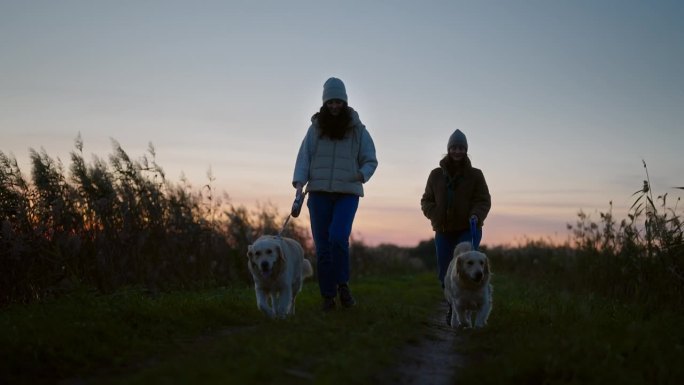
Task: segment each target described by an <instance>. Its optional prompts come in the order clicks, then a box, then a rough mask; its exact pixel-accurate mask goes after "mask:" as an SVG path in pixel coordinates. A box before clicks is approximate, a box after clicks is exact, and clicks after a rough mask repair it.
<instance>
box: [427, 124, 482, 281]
mask: <svg viewBox="0 0 684 385" xmlns="http://www.w3.org/2000/svg"><path fill="white" fill-rule="evenodd" d="M447 150H448V152H449V153H448V154H447V155H446V156H445V157H444V158H443V159H442V160H441V161H440V162H439V167H438V168H436V169H434V170H432V172H430V176H429V177H428V180H427V185H426V186H425V193H423V197H422V199H421V200H420V206H421V208H422V210H423V214H425V216H426V217H427V218H428V219H429V220H430V222H431V223H432V229H433V230H434V231H435V248H436V251H437V274H438V276H439V281H440V282H441V283H442V288H443V287H444V275H445V274H446V271H447V268H448V267H449V262H451V258H452V256H453V252H454V249H455V248H456V245H458V244H459V243H461V242H465V241H472V242H473V243H474V244H473V246H474V247H475V248H477V246H478V245H479V244H480V240H481V239H482V225H483V224H484V220H485V218H486V217H487V214H488V213H489V208H490V207H491V205H492V203H491V197H490V195H489V188H488V187H487V182H485V178H484V175H483V174H482V171H480V170H479V169H477V168H474V167H473V166H472V165H471V164H470V159H469V158H468V141H467V140H466V136H465V134H463V133H462V132H461V130H456V131H454V133H453V134H451V136H450V137H449V142H448V144H447ZM471 220H472V221H475V222H476V223H477V226H476V231H475V234H474V237H473V236H472V235H471V231H470V221H471ZM473 238H474V239H473Z"/></svg>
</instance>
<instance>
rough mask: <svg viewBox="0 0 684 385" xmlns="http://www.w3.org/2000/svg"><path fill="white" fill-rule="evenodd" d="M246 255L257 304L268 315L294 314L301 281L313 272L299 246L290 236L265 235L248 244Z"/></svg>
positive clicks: (283, 316) (284, 315) (282, 315)
mask: <svg viewBox="0 0 684 385" xmlns="http://www.w3.org/2000/svg"><path fill="white" fill-rule="evenodd" d="M247 257H248V259H249V263H248V266H249V271H250V272H251V273H252V277H253V278H254V289H255V290H256V300H257V307H258V308H259V309H261V310H262V311H263V312H264V313H266V315H268V316H269V317H271V318H275V317H279V318H285V317H286V316H287V315H288V314H294V312H295V298H296V297H297V294H298V293H299V292H300V291H301V289H302V282H303V281H304V278H306V277H310V276H312V275H313V269H312V268H311V263H310V262H309V260H308V259H305V258H304V249H303V248H302V246H301V245H300V244H299V243H298V242H297V241H295V240H294V239H291V238H285V237H280V236H272V235H264V236H261V237H260V238H259V239H257V240H256V242H254V243H253V244H251V245H249V247H248V251H247ZM269 299H270V304H269Z"/></svg>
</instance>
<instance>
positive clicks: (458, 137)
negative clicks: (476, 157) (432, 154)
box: [447, 130, 468, 152]
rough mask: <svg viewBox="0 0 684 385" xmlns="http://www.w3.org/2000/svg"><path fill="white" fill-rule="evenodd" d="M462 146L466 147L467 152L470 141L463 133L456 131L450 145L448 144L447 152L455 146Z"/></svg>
mask: <svg viewBox="0 0 684 385" xmlns="http://www.w3.org/2000/svg"><path fill="white" fill-rule="evenodd" d="M456 145H460V146H463V147H465V149H466V152H467V151H468V140H467V139H466V136H465V134H464V133H462V132H461V130H456V131H454V133H453V134H451V136H450V137H449V143H448V144H447V151H449V149H450V148H451V147H453V146H456Z"/></svg>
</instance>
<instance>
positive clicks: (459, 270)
mask: <svg viewBox="0 0 684 385" xmlns="http://www.w3.org/2000/svg"><path fill="white" fill-rule="evenodd" d="M455 258H456V275H458V276H459V277H461V276H463V258H461V256H460V255H457V256H456V257H455Z"/></svg>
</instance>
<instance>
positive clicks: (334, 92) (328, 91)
mask: <svg viewBox="0 0 684 385" xmlns="http://www.w3.org/2000/svg"><path fill="white" fill-rule="evenodd" d="M331 99H340V100H344V102H345V103H346V102H347V90H346V89H345V88H344V83H342V80H340V79H338V78H330V79H328V80H326V82H325V84H323V103H325V102H327V101H328V100H331Z"/></svg>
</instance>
